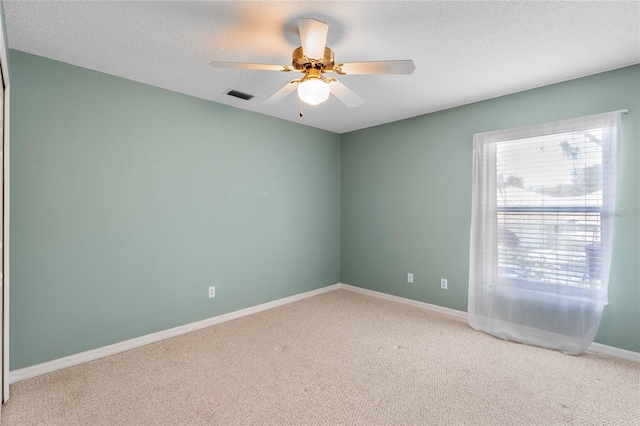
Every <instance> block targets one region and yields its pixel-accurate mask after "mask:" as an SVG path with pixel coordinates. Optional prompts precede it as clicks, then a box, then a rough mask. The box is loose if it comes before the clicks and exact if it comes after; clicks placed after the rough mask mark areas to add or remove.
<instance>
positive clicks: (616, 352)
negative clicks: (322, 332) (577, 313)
mask: <svg viewBox="0 0 640 426" xmlns="http://www.w3.org/2000/svg"><path fill="white" fill-rule="evenodd" d="M340 288H341V289H344V290H350V291H354V292H356V293H361V294H366V295H369V296H373V297H377V298H379V299H384V300H390V301H392V302H397V303H402V304H403V305H409V306H413V307H415V308H420V309H424V310H425V311H429V312H437V313H439V314H444V315H449V316H452V317H455V318H458V319H463V320H465V321H466V320H468V316H467V313H466V312H463V311H458V310H455V309H450V308H444V307H442V306H438V305H432V304H430V303H425V302H420V301H417V300H413V299H407V298H405V297H400V296H393V295H390V294H386V293H380V292H379V291H374V290H368V289H366V288H360V287H354V286H352V285H349V284H343V283H340ZM587 350H588V351H589V352H594V353H597V354H602V355H609V356H612V357H615V358H620V359H624V360H627V361H634V362H640V352H634V351H628V350H626V349H620V348H616V347H614V346H607V345H603V344H601V343H595V342H594V343H591V345H590V346H589V349H587Z"/></svg>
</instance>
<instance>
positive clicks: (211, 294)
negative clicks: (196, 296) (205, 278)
mask: <svg viewBox="0 0 640 426" xmlns="http://www.w3.org/2000/svg"><path fill="white" fill-rule="evenodd" d="M213 297H216V288H215V287H209V298H213Z"/></svg>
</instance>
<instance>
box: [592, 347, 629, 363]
mask: <svg viewBox="0 0 640 426" xmlns="http://www.w3.org/2000/svg"><path fill="white" fill-rule="evenodd" d="M587 350H588V351H589V352H593V353H596V354H602V355H609V356H613V357H616V358H620V359H626V360H627V361H634V362H640V352H634V351H628V350H626V349H620V348H616V347H614V346H607V345H603V344H601V343H596V342H593V343H591V345H590V346H589V349H587Z"/></svg>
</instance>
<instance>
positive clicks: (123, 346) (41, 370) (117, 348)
mask: <svg viewBox="0 0 640 426" xmlns="http://www.w3.org/2000/svg"><path fill="white" fill-rule="evenodd" d="M338 289H344V290H349V291H353V292H356V293H361V294H365V295H369V296H373V297H377V298H379V299H384V300H389V301H392V302H396V303H401V304H403V305H409V306H413V307H415V308H419V309H423V310H425V311H429V312H436V313H439V314H444V315H448V316H450V317H454V318H458V319H463V320H467V313H466V312H463V311H458V310H455V309H450V308H445V307H442V306H438V305H432V304H430V303H425V302H420V301H418V300H412V299H407V298H405V297H400V296H393V295H391V294H386V293H381V292H379V291H374V290H368V289H366V288H361V287H355V286H352V285H349V284H342V283H339V284H333V285H330V286H327V287H323V288H319V289H316V290H311V291H307V292H305V293H300V294H296V295H293V296H289V297H285V298H283V299H278V300H274V301H272V302H267V303H263V304H261V305H257V306H252V307H250V308H246V309H241V310H239V311H235V312H229V313H227V314H223V315H218V316H215V317H212V318H207V319H205V320H202V321H197V322H193V323H190V324H185V325H182V326H179V327H174V328H170V329H168V330H163V331H159V332H157V333H152V334H147V335H146V336H141V337H136V338H134V339H130V340H125V341H124V342H119V343H114V344H113V345H108V346H103V347H101V348H97V349H92V350H90V351H86V352H81V353H78V354H75V355H70V356H66V357H64V358H58V359H54V360H52V361H48V362H43V363H42V364H36V365H32V366H30V367H25V368H21V369H19V370H13V371H10V372H9V383H15V382H19V381H21V380H26V379H30V378H32V377H36V376H39V375H41V374H46V373H52V372H54V371H57V370H61V369H63V368H67V367H72V366H74V365H78V364H82V363H84V362H88V361H93V360H96V359H99V358H104V357H106V356H109V355H115V354H117V353H120V352H124V351H128V350H130V349H134V348H138V347H140V346H144V345H148V344H149V343H155V342H159V341H161V340H164V339H169V338H171V337H176V336H179V335H181V334H185V333H189V332H191V331H196V330H200V329H202V328H206V327H210V326H212V325H216V324H220V323H223V322H226V321H231V320H234V319H237V318H241V317H244V316H247V315H252V314H256V313H258V312H262V311H266V310H267V309H272V308H277V307H278V306H283V305H286V304H289V303H293V302H297V301H298V300H302V299H306V298H308V297H313V296H317V295H319V294H322V293H326V292H329V291H333V290H338ZM589 351H591V352H595V353H599V354H603V355H610V356H613V357H616V358H622V359H626V360H628V361H635V362H640V353H638V352H633V351H628V350H625V349H619V348H615V347H613V346H606V345H602V344H600V343H592V344H591V346H589Z"/></svg>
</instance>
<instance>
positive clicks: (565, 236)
mask: <svg viewBox="0 0 640 426" xmlns="http://www.w3.org/2000/svg"><path fill="white" fill-rule="evenodd" d="M607 131H608V129H607V128H592V129H584V130H580V131H575V132H567V133H560V134H552V135H546V136H539V137H531V138H525V139H519V140H508V141H502V142H498V143H496V165H497V166H496V174H497V176H496V201H497V211H496V220H497V231H498V233H497V251H498V253H497V261H498V266H499V268H498V271H499V276H500V277H510V278H515V279H518V280H522V281H525V282H527V283H529V282H536V283H547V284H556V285H564V286H579V287H587V288H601V285H602V260H603V259H602V254H603V249H608V247H603V238H602V237H603V232H605V233H606V232H608V230H607V229H603V221H602V215H606V214H608V211H610V210H613V206H605V199H606V197H604V194H603V191H604V190H605V188H607V185H605V182H606V180H607V179H609V175H610V173H609V169H610V168H608V167H607V168H605V167H604V165H603V161H604V159H605V157H606V154H607V153H606V147H605V151H603V133H606V132H607ZM605 240H606V238H605Z"/></svg>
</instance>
